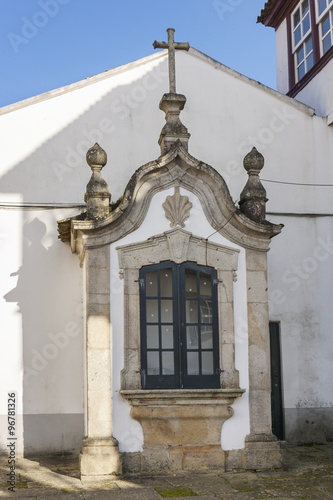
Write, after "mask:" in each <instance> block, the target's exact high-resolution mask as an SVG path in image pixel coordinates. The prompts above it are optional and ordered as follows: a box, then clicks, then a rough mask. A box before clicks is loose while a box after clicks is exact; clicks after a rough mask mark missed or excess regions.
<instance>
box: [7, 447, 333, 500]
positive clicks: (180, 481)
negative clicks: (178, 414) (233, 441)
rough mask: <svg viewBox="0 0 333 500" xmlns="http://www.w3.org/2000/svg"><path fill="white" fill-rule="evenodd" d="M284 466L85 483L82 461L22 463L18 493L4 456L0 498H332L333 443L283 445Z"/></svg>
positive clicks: (19, 462)
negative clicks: (10, 488) (12, 489)
mask: <svg viewBox="0 0 333 500" xmlns="http://www.w3.org/2000/svg"><path fill="white" fill-rule="evenodd" d="M283 456H284V464H285V465H284V467H283V468H282V469H279V470H274V469H272V470H268V471H256V472H254V471H233V472H221V471H216V472H214V473H211V472H209V473H201V474H195V473H177V474H169V475H156V476H148V475H145V476H124V477H119V478H117V479H116V480H115V481H112V482H110V481H108V482H105V483H103V482H102V483H98V484H97V483H94V482H89V483H88V484H86V483H82V482H81V480H80V478H79V463H78V457H52V458H50V457H49V458H41V459H18V460H17V464H16V481H17V482H16V491H15V492H14V493H13V492H9V491H8V485H6V481H7V474H8V463H7V459H6V457H0V500H2V499H10V498H11V499H13V498H22V499H30V500H44V499H51V500H53V499H54V500H57V499H67V500H72V499H73V500H77V499H80V500H102V499H111V500H163V499H165V498H168V499H169V500H176V499H184V500H186V499H187V500H261V499H262V500H268V499H274V498H275V499H278V500H295V499H299V500H333V443H331V444H328V445H313V446H297V447H290V446H288V447H287V446H284V447H283Z"/></svg>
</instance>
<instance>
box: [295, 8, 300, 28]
mask: <svg viewBox="0 0 333 500" xmlns="http://www.w3.org/2000/svg"><path fill="white" fill-rule="evenodd" d="M300 21H301V15H300V11H299V8H298V9H297V10H296V12H295V14H294V28H296V26H297V25H298V24H299V23H300Z"/></svg>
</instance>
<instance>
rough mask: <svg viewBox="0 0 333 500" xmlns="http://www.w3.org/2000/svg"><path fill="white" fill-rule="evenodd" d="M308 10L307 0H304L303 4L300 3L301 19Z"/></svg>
mask: <svg viewBox="0 0 333 500" xmlns="http://www.w3.org/2000/svg"><path fill="white" fill-rule="evenodd" d="M308 10H309V0H304V2H302V17H303V16H304V14H306V13H307V12H308Z"/></svg>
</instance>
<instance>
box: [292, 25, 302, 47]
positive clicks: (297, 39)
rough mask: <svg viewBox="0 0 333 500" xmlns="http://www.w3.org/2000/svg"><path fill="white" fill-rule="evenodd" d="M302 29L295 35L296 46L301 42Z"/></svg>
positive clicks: (298, 29) (299, 28)
mask: <svg viewBox="0 0 333 500" xmlns="http://www.w3.org/2000/svg"><path fill="white" fill-rule="evenodd" d="M301 38H302V36H301V27H300V26H299V27H298V28H297V30H296V31H295V33H294V45H295V46H296V45H297V44H298V43H299V42H300V40H301Z"/></svg>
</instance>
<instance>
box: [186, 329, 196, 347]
mask: <svg viewBox="0 0 333 500" xmlns="http://www.w3.org/2000/svg"><path fill="white" fill-rule="evenodd" d="M186 346H187V349H198V348H199V328H198V327H197V326H187V327H186Z"/></svg>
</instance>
